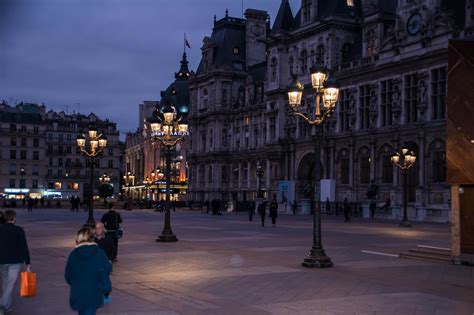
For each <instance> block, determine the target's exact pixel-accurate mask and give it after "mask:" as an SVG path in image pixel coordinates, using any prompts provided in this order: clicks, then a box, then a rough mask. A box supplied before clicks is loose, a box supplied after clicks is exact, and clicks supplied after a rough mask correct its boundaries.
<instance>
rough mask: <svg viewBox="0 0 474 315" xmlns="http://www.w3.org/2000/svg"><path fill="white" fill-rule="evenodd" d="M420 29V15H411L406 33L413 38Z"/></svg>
mask: <svg viewBox="0 0 474 315" xmlns="http://www.w3.org/2000/svg"><path fill="white" fill-rule="evenodd" d="M420 29H421V15H420V14H418V13H415V14H412V15H411V16H410V17H409V18H408V20H407V33H408V35H410V36H415V35H416V34H418V33H419V32H420Z"/></svg>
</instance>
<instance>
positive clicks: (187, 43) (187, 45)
mask: <svg viewBox="0 0 474 315" xmlns="http://www.w3.org/2000/svg"><path fill="white" fill-rule="evenodd" d="M184 45H186V47H188V48H189V49H191V45H190V44H189V42H188V39H187V38H186V34H184Z"/></svg>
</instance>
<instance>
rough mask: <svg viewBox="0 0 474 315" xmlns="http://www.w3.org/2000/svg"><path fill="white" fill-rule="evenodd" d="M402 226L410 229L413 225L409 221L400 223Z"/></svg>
mask: <svg viewBox="0 0 474 315" xmlns="http://www.w3.org/2000/svg"><path fill="white" fill-rule="evenodd" d="M400 226H401V227H407V228H408V227H411V224H410V222H408V221H402V222H401V223H400Z"/></svg>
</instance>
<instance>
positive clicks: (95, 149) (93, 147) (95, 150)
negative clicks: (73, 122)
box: [77, 127, 107, 226]
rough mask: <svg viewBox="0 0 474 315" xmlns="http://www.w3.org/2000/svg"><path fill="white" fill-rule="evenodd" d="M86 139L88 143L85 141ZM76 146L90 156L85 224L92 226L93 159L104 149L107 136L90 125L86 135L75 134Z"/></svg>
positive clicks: (93, 222) (93, 223)
mask: <svg viewBox="0 0 474 315" xmlns="http://www.w3.org/2000/svg"><path fill="white" fill-rule="evenodd" d="M87 140H89V141H88V143H87ZM77 146H78V147H79V148H80V150H81V152H82V153H84V154H85V155H86V156H88V157H89V158H90V182H89V186H90V189H89V216H88V218H87V222H86V224H87V225H89V226H94V225H95V221H94V166H95V159H96V158H99V154H100V153H101V152H103V151H104V150H105V147H106V146H107V138H106V137H105V136H104V135H102V134H98V133H97V129H96V128H95V127H90V128H89V131H88V137H86V136H85V135H84V134H82V135H79V136H77Z"/></svg>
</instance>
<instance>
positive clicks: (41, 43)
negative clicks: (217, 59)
mask: <svg viewBox="0 0 474 315" xmlns="http://www.w3.org/2000/svg"><path fill="white" fill-rule="evenodd" d="M293 2H294V3H293ZM296 2H297V0H293V1H292V5H293V8H295V7H296V4H297V3H296ZM279 5H280V1H279V0H255V1H248V0H247V1H245V2H244V6H245V7H252V8H255V9H262V10H267V11H268V12H269V13H270V15H271V19H272V21H273V19H274V17H275V14H276V11H277V10H278V7H279ZM226 8H228V9H229V15H232V16H237V17H240V15H241V1H239V0H226V1H224V0H199V1H198V0H133V1H132V0H0V99H5V100H7V101H9V102H10V103H14V102H19V101H26V102H38V103H41V102H44V103H45V104H46V105H47V106H48V107H49V108H53V109H55V110H64V109H66V108H67V109H68V110H69V112H72V111H73V110H75V111H81V112H82V113H89V112H94V113H96V114H98V115H100V116H101V117H104V118H109V119H111V120H114V121H116V122H117V123H118V124H119V128H120V129H121V130H122V131H128V130H134V129H135V128H136V127H137V124H138V121H137V120H138V119H137V116H138V115H137V108H138V106H137V105H138V104H139V103H141V102H142V101H143V100H157V99H159V95H160V91H161V90H164V89H165V88H166V87H167V86H168V84H169V83H170V82H171V81H172V80H173V78H174V77H173V76H174V72H175V71H177V70H178V68H179V60H180V58H181V55H182V51H183V34H184V33H185V32H186V33H187V37H188V40H189V41H190V42H191V45H192V49H191V50H189V51H188V57H189V60H190V67H191V69H195V68H196V67H197V65H198V62H199V59H200V47H201V44H202V38H203V37H204V36H207V35H209V34H210V33H211V31H212V26H213V25H212V23H213V18H214V14H216V15H217V18H218V19H219V18H221V17H223V16H224V14H225V10H226Z"/></svg>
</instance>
